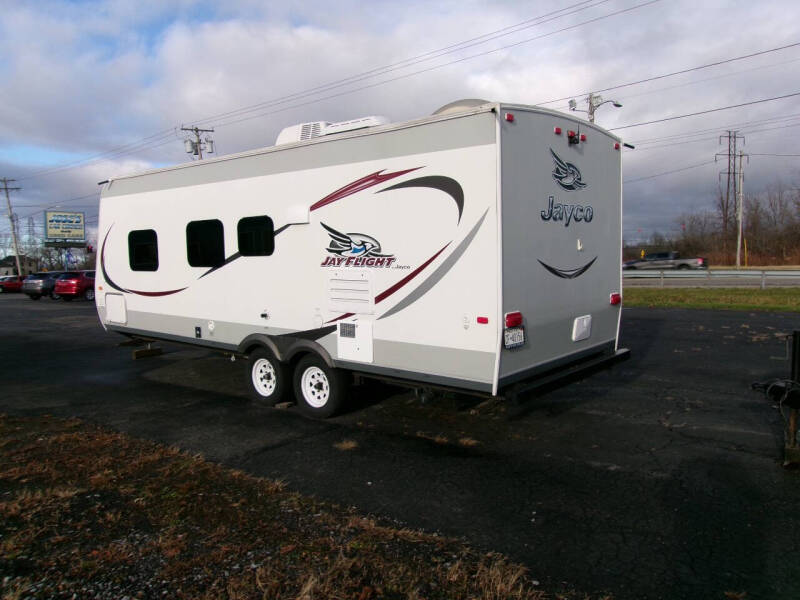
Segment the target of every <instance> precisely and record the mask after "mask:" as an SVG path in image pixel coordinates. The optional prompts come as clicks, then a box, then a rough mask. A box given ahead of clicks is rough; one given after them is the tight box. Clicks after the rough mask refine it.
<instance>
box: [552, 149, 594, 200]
mask: <svg viewBox="0 0 800 600" xmlns="http://www.w3.org/2000/svg"><path fill="white" fill-rule="evenodd" d="M550 154H552V155H553V163H555V167H554V168H553V179H555V181H556V183H557V184H558V186H559V187H560V188H561V189H562V190H567V191H570V192H574V191H575V190H582V189H583V188H585V187H586V184H585V183H584V182H583V181H582V180H581V172H580V170H579V169H578V167H576V166H575V165H573V164H572V163H570V162H567V161H565V160H564V159H562V158H561V157H560V156H559V155H558V154H556V153H555V152H553V149H552V148H550Z"/></svg>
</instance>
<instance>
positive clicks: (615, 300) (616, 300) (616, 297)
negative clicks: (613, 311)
mask: <svg viewBox="0 0 800 600" xmlns="http://www.w3.org/2000/svg"><path fill="white" fill-rule="evenodd" d="M609 302H610V303H611V306H617V305H618V304H622V294H620V293H619V292H613V293H612V294H611V298H609Z"/></svg>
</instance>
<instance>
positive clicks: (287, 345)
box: [279, 335, 334, 368]
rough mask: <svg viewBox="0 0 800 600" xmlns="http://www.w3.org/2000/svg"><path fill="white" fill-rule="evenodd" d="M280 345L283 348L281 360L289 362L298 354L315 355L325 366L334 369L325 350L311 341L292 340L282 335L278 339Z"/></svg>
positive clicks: (331, 360)
mask: <svg viewBox="0 0 800 600" xmlns="http://www.w3.org/2000/svg"><path fill="white" fill-rule="evenodd" d="M280 342H281V343H280V344H279V345H281V346H284V350H283V353H282V360H285V361H286V362H291V361H292V360H294V358H295V357H296V356H298V355H299V354H309V353H311V354H316V355H317V356H319V357H320V358H321V359H322V360H323V361H324V362H325V364H326V365H328V366H329V367H330V368H334V364H333V359H332V358H331V355H330V354H328V351H327V350H325V348H323V347H322V346H321V345H320V344H318V343H317V342H315V341H313V340H306V339H303V338H293V337H291V336H286V335H282V336H281V337H280Z"/></svg>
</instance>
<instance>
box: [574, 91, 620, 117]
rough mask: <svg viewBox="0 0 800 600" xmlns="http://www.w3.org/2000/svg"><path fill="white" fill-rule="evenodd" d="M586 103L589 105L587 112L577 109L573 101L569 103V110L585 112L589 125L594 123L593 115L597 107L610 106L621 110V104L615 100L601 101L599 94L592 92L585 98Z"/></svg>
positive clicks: (576, 104)
mask: <svg viewBox="0 0 800 600" xmlns="http://www.w3.org/2000/svg"><path fill="white" fill-rule="evenodd" d="M586 102H587V104H588V105H589V109H588V110H580V109H579V108H578V103H577V102H575V99H574V98H573V99H572V100H570V101H569V109H570V110H571V111H579V110H580V112H585V113H586V114H587V115H588V118H589V123H594V113H595V111H597V109H598V108H599V107H601V106H602V105H603V104H609V103H610V104H612V105H613V106H614V107H615V108H622V104H620V103H619V102H617V101H616V100H603V97H602V96H601V95H600V94H595V93H594V92H589V96H587V98H586Z"/></svg>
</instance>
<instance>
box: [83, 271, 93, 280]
mask: <svg viewBox="0 0 800 600" xmlns="http://www.w3.org/2000/svg"><path fill="white" fill-rule="evenodd" d="M84 275H85V276H86V277H88V278H89V279H94V271H86V272H85V273H84Z"/></svg>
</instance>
